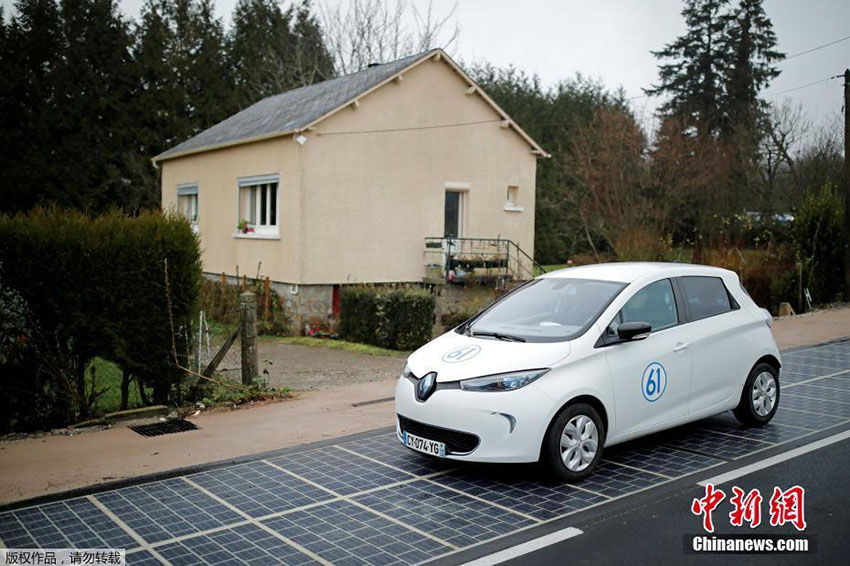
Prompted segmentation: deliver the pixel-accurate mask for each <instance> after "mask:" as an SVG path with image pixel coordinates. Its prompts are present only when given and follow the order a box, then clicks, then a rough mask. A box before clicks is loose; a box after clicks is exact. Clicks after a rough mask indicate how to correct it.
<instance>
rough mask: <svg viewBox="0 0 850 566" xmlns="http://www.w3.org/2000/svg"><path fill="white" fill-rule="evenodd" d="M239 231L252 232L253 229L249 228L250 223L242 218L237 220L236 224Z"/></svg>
mask: <svg viewBox="0 0 850 566" xmlns="http://www.w3.org/2000/svg"><path fill="white" fill-rule="evenodd" d="M236 227H237V228H238V229H239V231H240V232H242V233H243V234H248V233H249V232H253V231H254V229H253V228H251V225H250V224H249V223H248V221H247V220H245V219H244V218H243V219H242V220H240V221H239V224H237V225H236Z"/></svg>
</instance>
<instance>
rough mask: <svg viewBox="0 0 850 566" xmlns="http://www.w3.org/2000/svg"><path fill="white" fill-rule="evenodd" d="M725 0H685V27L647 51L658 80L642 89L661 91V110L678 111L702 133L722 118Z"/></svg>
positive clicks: (711, 129)
mask: <svg viewBox="0 0 850 566" xmlns="http://www.w3.org/2000/svg"><path fill="white" fill-rule="evenodd" d="M728 3H729V0H685V7H684V9H683V10H682V16H683V17H684V18H685V25H686V26H687V31H686V32H685V34H684V35H682V36H680V37H678V38H676V40H675V41H673V42H672V43H668V44H667V45H665V46H664V48H663V49H661V50H660V51H653V52H652V54H653V55H654V56H655V57H656V58H657V59H659V60H660V61H669V62H667V63H661V64H659V65H658V75H659V78H660V80H661V82H660V84H659V85H657V86H653V87H652V88H649V89H646V90H645V92H646V93H647V94H649V95H652V96H658V95H666V96H668V99H667V100H666V101H665V102H664V104H662V106H661V111H662V112H664V113H667V114H678V115H680V116H681V117H683V118H686V119H685V120H684V125H685V127H695V128H696V129H697V131H698V133H699V135H701V136H706V135H711V134H714V133H716V132H717V131H718V128H719V127H720V125H721V123H722V108H721V106H722V102H723V93H724V89H723V81H724V76H725V74H726V68H727V64H728V61H729V57H728V53H727V50H728V42H727V41H725V35H726V33H727V27H728V24H729V19H728V17H727V16H726V13H725V10H726V8H727V7H728Z"/></svg>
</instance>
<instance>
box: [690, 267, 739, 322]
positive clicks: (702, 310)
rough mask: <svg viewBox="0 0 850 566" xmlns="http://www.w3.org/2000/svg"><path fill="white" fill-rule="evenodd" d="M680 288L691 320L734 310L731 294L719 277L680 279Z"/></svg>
mask: <svg viewBox="0 0 850 566" xmlns="http://www.w3.org/2000/svg"><path fill="white" fill-rule="evenodd" d="M679 287H680V288H681V289H682V293H683V294H684V299H685V304H686V305H687V306H688V310H689V311H690V318H691V320H699V319H701V318H708V317H710V316H714V315H718V314H723V313H725V312H729V311H731V310H732V305H731V303H730V302H729V293H728V292H727V291H726V286H725V285H724V284H723V280H722V279H720V278H719V277H694V276H689V277H680V278H679Z"/></svg>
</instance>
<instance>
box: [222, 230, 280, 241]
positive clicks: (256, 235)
mask: <svg viewBox="0 0 850 566" xmlns="http://www.w3.org/2000/svg"><path fill="white" fill-rule="evenodd" d="M233 237H234V238H240V239H243V240H280V234H262V233H256V232H254V233H248V234H243V233H242V232H237V233H236V234H233Z"/></svg>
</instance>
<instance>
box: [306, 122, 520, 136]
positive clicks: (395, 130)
mask: <svg viewBox="0 0 850 566" xmlns="http://www.w3.org/2000/svg"><path fill="white" fill-rule="evenodd" d="M502 121H504V120H503V119H502V118H496V119H495V120H478V121H476V122H455V123H453V124H439V125H435V126H411V127H409V128H386V129H381V130H353V131H348V132H321V133H318V134H316V135H319V136H346V135H352V134H383V133H386V132H410V131H413V130H436V129H438V128H457V127H460V126H474V125H476V124H488V123H493V122H502Z"/></svg>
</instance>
